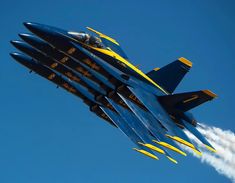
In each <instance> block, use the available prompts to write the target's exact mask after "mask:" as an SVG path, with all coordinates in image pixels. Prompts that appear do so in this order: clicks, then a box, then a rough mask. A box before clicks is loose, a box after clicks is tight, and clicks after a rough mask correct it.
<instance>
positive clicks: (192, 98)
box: [183, 95, 198, 103]
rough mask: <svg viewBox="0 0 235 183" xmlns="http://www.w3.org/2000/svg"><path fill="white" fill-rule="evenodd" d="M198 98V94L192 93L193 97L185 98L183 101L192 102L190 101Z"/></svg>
mask: <svg viewBox="0 0 235 183" xmlns="http://www.w3.org/2000/svg"><path fill="white" fill-rule="evenodd" d="M197 98H198V95H192V97H191V98H189V99H186V100H184V101H183V103H187V102H190V101H192V100H195V99H197Z"/></svg>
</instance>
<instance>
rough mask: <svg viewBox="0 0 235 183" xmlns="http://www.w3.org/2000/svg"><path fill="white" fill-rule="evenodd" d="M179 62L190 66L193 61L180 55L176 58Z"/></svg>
mask: <svg viewBox="0 0 235 183" xmlns="http://www.w3.org/2000/svg"><path fill="white" fill-rule="evenodd" d="M178 60H179V61H180V62H182V63H184V64H185V65H187V66H189V67H192V66H193V63H192V62H190V61H189V60H187V59H186V58H184V57H181V58H179V59H178Z"/></svg>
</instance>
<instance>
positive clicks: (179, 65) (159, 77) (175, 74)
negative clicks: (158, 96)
mask: <svg viewBox="0 0 235 183" xmlns="http://www.w3.org/2000/svg"><path fill="white" fill-rule="evenodd" d="M191 67H192V63H191V62H190V61H189V60H187V59H185V58H183V57H181V58H179V59H178V60H176V61H174V62H172V63H170V64H168V65H166V66H164V67H162V68H161V69H159V68H156V69H154V70H152V71H150V72H148V73H147V74H146V75H147V76H148V77H150V78H151V79H152V80H153V81H155V82H156V83H157V84H158V85H160V86H161V87H163V88H164V89H165V90H167V91H168V92H169V93H173V92H174V90H175V88H176V87H177V86H178V84H179V83H180V81H181V80H182V79H183V77H184V75H185V74H186V73H187V72H188V71H189V69H190V68H191Z"/></svg>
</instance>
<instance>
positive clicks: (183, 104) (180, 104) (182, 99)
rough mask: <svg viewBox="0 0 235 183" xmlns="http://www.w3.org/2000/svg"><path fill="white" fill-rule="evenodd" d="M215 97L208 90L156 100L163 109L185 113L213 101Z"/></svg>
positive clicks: (162, 97) (161, 97) (167, 96)
mask: <svg viewBox="0 0 235 183" xmlns="http://www.w3.org/2000/svg"><path fill="white" fill-rule="evenodd" d="M216 96H217V95H216V94H214V93H212V92H211V91H210V90H201V91H196V92H187V93H179V94H173V95H165V96H160V97H158V99H159V102H160V103H161V104H162V105H163V106H164V108H165V109H168V110H173V111H174V110H180V111H181V112H186V111H188V110H190V109H192V108H194V107H196V106H198V105H201V104H202V103H204V102H207V101H209V100H212V99H214V98H215V97H216Z"/></svg>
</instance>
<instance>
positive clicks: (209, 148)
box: [204, 144, 216, 153]
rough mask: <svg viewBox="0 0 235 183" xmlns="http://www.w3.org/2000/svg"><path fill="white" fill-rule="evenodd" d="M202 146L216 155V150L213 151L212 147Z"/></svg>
mask: <svg viewBox="0 0 235 183" xmlns="http://www.w3.org/2000/svg"><path fill="white" fill-rule="evenodd" d="M204 145H205V146H206V148H207V149H208V150H210V151H212V152H214V153H216V150H215V149H214V148H212V147H210V146H208V145H206V144H204Z"/></svg>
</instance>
